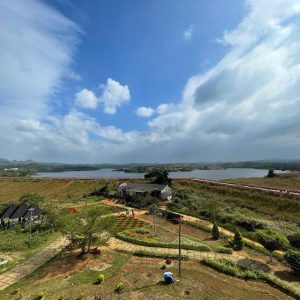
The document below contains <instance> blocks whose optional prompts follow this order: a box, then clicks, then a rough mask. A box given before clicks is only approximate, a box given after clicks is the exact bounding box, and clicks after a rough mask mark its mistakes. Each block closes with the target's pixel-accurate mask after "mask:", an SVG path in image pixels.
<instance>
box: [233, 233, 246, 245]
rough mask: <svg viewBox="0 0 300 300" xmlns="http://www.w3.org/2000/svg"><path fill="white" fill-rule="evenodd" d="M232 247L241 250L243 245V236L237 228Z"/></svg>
mask: <svg viewBox="0 0 300 300" xmlns="http://www.w3.org/2000/svg"><path fill="white" fill-rule="evenodd" d="M233 247H234V249H236V250H242V249H243V247H244V240H243V236H242V234H241V233H240V231H239V230H238V229H237V230H236V231H235V234H234V238H233Z"/></svg>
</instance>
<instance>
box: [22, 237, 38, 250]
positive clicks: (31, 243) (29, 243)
mask: <svg viewBox="0 0 300 300" xmlns="http://www.w3.org/2000/svg"><path fill="white" fill-rule="evenodd" d="M25 244H26V246H27V247H28V248H31V247H33V246H35V245H37V244H38V240H37V239H36V238H35V237H31V238H29V239H28V240H26V241H25Z"/></svg>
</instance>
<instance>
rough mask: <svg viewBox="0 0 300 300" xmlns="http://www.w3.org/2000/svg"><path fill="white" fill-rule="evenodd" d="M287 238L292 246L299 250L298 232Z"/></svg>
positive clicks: (299, 236) (299, 235) (299, 237)
mask: <svg viewBox="0 0 300 300" xmlns="http://www.w3.org/2000/svg"><path fill="white" fill-rule="evenodd" d="M287 238H288V240H289V241H290V243H291V245H292V246H294V247H297V248H300V231H298V232H295V233H292V234H290V235H289V236H288V237H287Z"/></svg>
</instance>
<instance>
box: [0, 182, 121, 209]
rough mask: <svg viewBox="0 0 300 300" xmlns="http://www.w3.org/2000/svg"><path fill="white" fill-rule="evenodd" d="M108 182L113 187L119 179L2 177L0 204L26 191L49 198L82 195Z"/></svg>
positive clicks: (12, 199) (61, 198)
mask: <svg viewBox="0 0 300 300" xmlns="http://www.w3.org/2000/svg"><path fill="white" fill-rule="evenodd" d="M107 183H108V184H109V186H110V187H111V188H113V189H115V187H116V186H117V185H118V181H117V180H109V181H108V180H101V179H86V180H85V179H48V178H47V179H45V178H43V179H35V178H24V179H19V178H0V204H1V202H2V203H3V202H7V201H16V200H18V199H19V198H20V197H21V196H22V195H23V194H26V193H38V194H41V195H45V196H46V197H47V198H48V199H57V200H66V199H68V198H72V197H81V196H82V195H84V194H86V193H89V192H92V191H93V190H94V189H95V188H99V187H101V186H104V185H105V184H107Z"/></svg>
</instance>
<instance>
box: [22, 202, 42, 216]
mask: <svg viewBox="0 0 300 300" xmlns="http://www.w3.org/2000/svg"><path fill="white" fill-rule="evenodd" d="M30 208H33V211H32V213H31V212H30V210H29V209H30ZM41 214H42V211H41V209H40V208H39V207H38V206H37V205H36V204H32V205H30V207H29V208H28V210H27V211H26V213H25V215H24V218H29V217H30V215H31V216H32V217H39V216H40V215H41Z"/></svg>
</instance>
